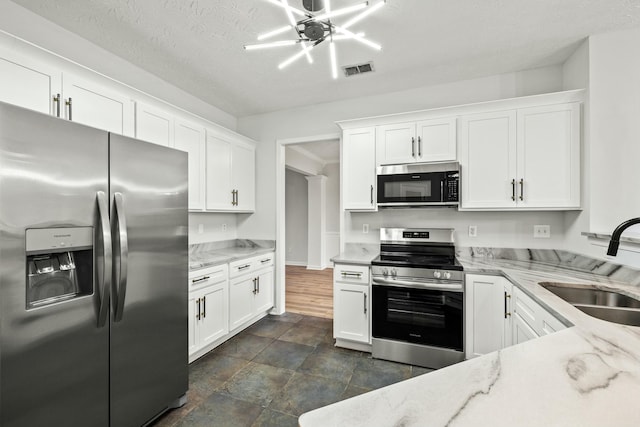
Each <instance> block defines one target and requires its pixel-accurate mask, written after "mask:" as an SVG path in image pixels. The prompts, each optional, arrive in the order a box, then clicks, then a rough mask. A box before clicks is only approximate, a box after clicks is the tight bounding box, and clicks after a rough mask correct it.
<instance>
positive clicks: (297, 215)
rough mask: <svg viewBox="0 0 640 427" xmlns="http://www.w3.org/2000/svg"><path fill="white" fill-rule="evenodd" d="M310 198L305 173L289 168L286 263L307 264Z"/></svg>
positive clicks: (286, 202) (286, 198) (286, 213)
mask: <svg viewBox="0 0 640 427" xmlns="http://www.w3.org/2000/svg"><path fill="white" fill-rule="evenodd" d="M308 199H309V193H308V185H307V180H306V179H305V177H304V175H302V174H299V173H297V172H294V171H292V170H289V169H287V170H286V172H285V217H286V232H285V233H286V239H287V241H286V251H285V263H286V264H291V265H304V266H306V265H307V231H308V227H307V224H308V203H307V200H308Z"/></svg>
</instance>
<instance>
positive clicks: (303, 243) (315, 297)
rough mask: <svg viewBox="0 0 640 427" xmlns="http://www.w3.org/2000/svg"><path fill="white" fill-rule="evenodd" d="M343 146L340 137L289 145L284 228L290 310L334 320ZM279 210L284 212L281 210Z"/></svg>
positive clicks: (285, 148)
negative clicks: (333, 265)
mask: <svg viewBox="0 0 640 427" xmlns="http://www.w3.org/2000/svg"><path fill="white" fill-rule="evenodd" d="M339 147H340V144H339V139H337V138H336V137H333V138H328V139H318V140H314V141H304V142H299V143H292V144H286V146H284V145H283V146H282V149H283V150H282V151H283V155H284V162H283V163H284V165H283V169H284V171H282V172H283V175H284V183H283V184H284V185H283V187H284V189H283V190H284V211H281V212H278V224H282V226H283V228H284V230H281V231H284V233H280V232H279V233H278V237H280V236H281V235H282V234H284V236H283V237H284V240H280V241H281V242H282V241H284V245H282V244H280V245H278V246H279V247H280V248H281V249H283V254H282V255H283V264H285V268H284V270H285V271H284V273H285V274H284V279H285V280H284V283H283V285H284V286H283V287H284V290H285V292H284V293H285V295H284V297H285V298H284V299H285V310H286V311H287V312H293V313H300V314H305V315H310V316H316V317H324V318H332V317H333V269H332V268H331V267H332V265H331V262H330V259H331V258H332V257H333V256H335V255H337V254H338V253H339V251H340V231H339V227H340V224H339V211H340V163H339V162H340V148H339ZM279 211H280V210H279Z"/></svg>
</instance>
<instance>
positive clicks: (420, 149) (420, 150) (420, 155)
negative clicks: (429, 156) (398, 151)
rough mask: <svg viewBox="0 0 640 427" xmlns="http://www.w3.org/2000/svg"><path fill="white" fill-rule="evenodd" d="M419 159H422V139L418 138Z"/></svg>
mask: <svg viewBox="0 0 640 427" xmlns="http://www.w3.org/2000/svg"><path fill="white" fill-rule="evenodd" d="M418 157H422V138H421V137H418Z"/></svg>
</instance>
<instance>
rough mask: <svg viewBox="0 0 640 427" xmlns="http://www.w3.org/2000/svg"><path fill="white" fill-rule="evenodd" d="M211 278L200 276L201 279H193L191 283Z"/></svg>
mask: <svg viewBox="0 0 640 427" xmlns="http://www.w3.org/2000/svg"><path fill="white" fill-rule="evenodd" d="M210 278H211V277H209V276H204V277H201V278H199V279H193V280H192V281H191V283H198V282H204V281H205V280H209V279H210Z"/></svg>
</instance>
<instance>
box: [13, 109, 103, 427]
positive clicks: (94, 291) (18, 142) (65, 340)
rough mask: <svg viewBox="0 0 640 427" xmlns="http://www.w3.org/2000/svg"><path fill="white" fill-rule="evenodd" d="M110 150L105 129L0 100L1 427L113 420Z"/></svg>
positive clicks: (99, 423)
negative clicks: (110, 403) (100, 200)
mask: <svg viewBox="0 0 640 427" xmlns="http://www.w3.org/2000/svg"><path fill="white" fill-rule="evenodd" d="M107 155H108V136H107V133H106V132H102V131H98V130H95V129H91V128H88V127H85V126H82V125H78V124H74V123H70V122H68V121H65V120H62V119H57V118H53V117H50V116H47V115H43V114H39V113H35V112H32V111H28V110H23V109H20V108H17V107H13V106H9V105H7V104H2V103H0V425H1V426H2V427H34V426H65V427H69V426H77V427H86V426H101V427H108V425H109V407H108V398H109V394H108V390H109V379H108V378H109V377H108V375H109V370H108V366H109V365H108V363H109V324H108V322H106V323H105V322H102V326H99V325H98V323H99V322H98V317H99V312H100V309H101V307H102V310H103V313H105V314H108V311H105V310H104V308H105V304H106V308H108V304H109V301H108V293H106V294H104V293H102V292H101V290H104V287H103V288H102V289H101V287H100V285H101V284H103V283H104V279H105V278H106V279H108V277H106V276H104V275H103V273H104V270H103V267H104V266H105V263H106V264H108V263H109V262H110V258H109V257H106V258H105V257H104V256H103V254H104V252H103V251H104V248H105V244H106V245H107V246H108V244H109V242H108V241H107V242H105V241H104V239H103V236H104V233H103V232H104V231H105V230H103V229H102V228H101V227H100V224H101V221H100V219H101V218H100V215H99V211H98V197H97V194H98V193H99V192H102V193H103V194H104V198H103V208H105V209H103V216H102V220H103V221H102V224H103V225H106V228H107V229H106V232H107V237H108V236H109V234H108V232H109V230H108V226H109V222H108V218H107V215H108V212H107V209H106V208H107V207H108V163H107V158H108V157H107ZM27 230H31V231H30V233H29V235H28V233H27ZM58 230H59V232H58ZM34 236H35V237H34ZM78 236H80V237H78ZM76 237H77V239H78V241H77V242H75V241H72V240H74V239H76ZM47 239H52V241H51V242H49V243H47V242H46V240H47ZM58 239H59V240H58ZM27 242H29V244H30V245H31V246H32V247H31V249H32V252H31V253H30V254H28V253H27V252H26V251H27V247H26V246H27ZM62 243H65V244H68V245H69V246H71V248H68V247H67V248H68V249H67V250H69V252H66V251H63V250H62V249H61V247H60V246H61V244H62ZM74 245H75V247H74ZM54 246H55V247H54ZM76 250H77V252H74V251H76ZM87 251H88V252H87ZM47 252H49V253H47ZM107 252H108V247H107ZM107 271H108V272H110V265H107ZM30 274H31V276H30V277H31V278H29V275H30ZM36 274H37V275H38V276H36ZM107 276H108V275H107ZM96 277H97V278H96ZM29 282H31V287H29ZM104 320H105V321H106V318H105V319H104Z"/></svg>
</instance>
